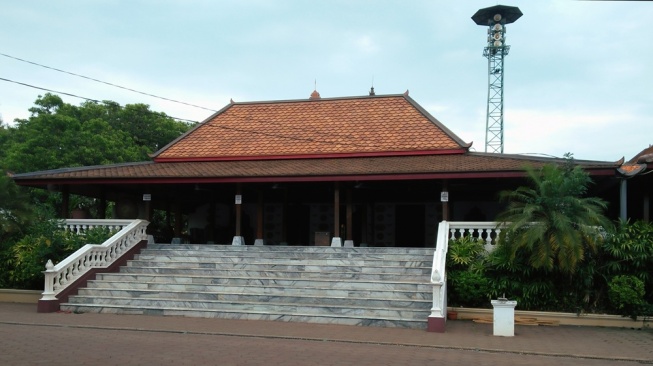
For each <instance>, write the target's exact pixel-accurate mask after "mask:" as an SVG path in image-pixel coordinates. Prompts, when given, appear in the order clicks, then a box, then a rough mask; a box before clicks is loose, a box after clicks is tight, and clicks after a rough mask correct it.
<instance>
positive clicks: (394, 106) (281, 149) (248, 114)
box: [153, 95, 469, 162]
mask: <svg viewBox="0 0 653 366" xmlns="http://www.w3.org/2000/svg"><path fill="white" fill-rule="evenodd" d="M468 147H469V144H466V143H465V142H463V141H462V140H461V139H460V138H459V137H458V136H456V135H455V134H454V133H452V132H451V131H449V130H448V129H447V128H446V127H445V126H444V125H442V124H441V123H440V122H439V121H438V120H436V119H435V118H434V117H433V116H431V115H430V114H429V113H428V112H426V111H425V110H424V109H423V108H421V107H420V106H419V105H418V104H417V103H416V102H414V101H413V100H412V99H411V98H410V97H408V96H405V95H386V96H366V97H349V98H322V99H304V100H291V101H273V102H252V103H232V104H229V105H228V106H226V107H225V108H223V109H222V110H221V111H219V112H217V113H216V114H214V115H213V116H211V117H209V118H208V119H207V120H206V121H204V122H203V123H202V124H200V125H198V126H197V127H196V128H194V129H193V130H191V131H190V132H188V133H187V134H185V135H183V136H181V137H180V138H178V139H177V140H175V141H173V142H172V143H170V144H169V145H168V146H166V147H164V148H163V149H161V150H160V151H158V152H157V153H155V154H154V155H153V158H154V160H155V161H158V162H163V161H211V160H256V159H279V158H282V159H283V158H298V157H302V158H306V157H313V158H320V157H322V158H324V157H335V156H347V157H351V156H375V155H376V156H379V155H384V156H391V155H402V154H412V153H415V152H422V153H463V152H465V151H466V150H467V148H468Z"/></svg>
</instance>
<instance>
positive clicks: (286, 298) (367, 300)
mask: <svg viewBox="0 0 653 366" xmlns="http://www.w3.org/2000/svg"><path fill="white" fill-rule="evenodd" d="M81 298H131V299H146V300H151V299H152V300H157V299H158V300H161V299H168V300H175V301H186V300H188V301H223V302H231V303H266V304H267V303H277V304H295V305H299V304H301V305H309V306H323V305H330V306H352V307H357V308H363V307H370V308H383V309H395V308H396V309H430V308H431V305H432V302H431V301H430V300H426V299H421V300H416V299H384V298H372V297H354V296H342V297H337V296H328V297H326V296H323V294H319V295H308V294H296V295H290V294H286V293H281V294H276V295H267V294H247V293H232V292H222V291H221V292H188V291H158V290H131V289H99V288H93V289H91V288H85V289H81V290H80V291H79V293H78V294H77V295H75V296H74V299H73V297H71V300H69V302H71V303H80V300H79V299H81ZM83 302H84V303H88V302H87V301H83Z"/></svg>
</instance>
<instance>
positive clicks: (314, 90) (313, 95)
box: [308, 79, 321, 99]
mask: <svg viewBox="0 0 653 366" xmlns="http://www.w3.org/2000/svg"><path fill="white" fill-rule="evenodd" d="M320 98H321V97H320V93H318V92H317V79H315V89H313V92H312V93H311V96H310V97H309V98H308V99H320Z"/></svg>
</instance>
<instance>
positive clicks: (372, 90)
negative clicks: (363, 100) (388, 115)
mask: <svg viewBox="0 0 653 366" xmlns="http://www.w3.org/2000/svg"><path fill="white" fill-rule="evenodd" d="M370 95H376V93H374V86H372V87H371V88H370Z"/></svg>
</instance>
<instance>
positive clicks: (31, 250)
mask: <svg viewBox="0 0 653 366" xmlns="http://www.w3.org/2000/svg"><path fill="white" fill-rule="evenodd" d="M58 225H59V222H57V221H56V220H43V221H39V222H37V223H36V224H34V225H33V226H32V227H30V231H29V233H28V234H27V235H25V236H24V237H22V238H21V239H20V240H18V241H17V242H16V243H15V244H14V245H13V246H12V247H11V248H10V252H11V254H12V256H11V258H10V259H9V260H8V261H7V263H6V264H7V265H8V268H9V271H8V273H9V281H10V284H11V285H12V287H14V288H22V289H42V288H43V274H42V271H44V270H45V264H46V263H47V261H48V260H52V262H53V263H54V264H56V263H58V262H60V261H61V260H63V259H65V258H66V257H67V256H69V255H70V254H72V253H73V252H75V251H76V250H77V249H79V248H81V247H82V246H84V245H85V244H87V243H88V244H101V243H103V242H104V241H106V240H107V239H108V238H110V237H111V235H113V234H114V232H111V231H110V230H109V229H107V228H94V229H90V230H87V231H86V232H85V233H84V234H83V235H78V234H75V233H72V232H70V231H65V230H62V229H60V228H59V227H58Z"/></svg>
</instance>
